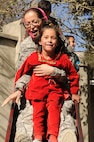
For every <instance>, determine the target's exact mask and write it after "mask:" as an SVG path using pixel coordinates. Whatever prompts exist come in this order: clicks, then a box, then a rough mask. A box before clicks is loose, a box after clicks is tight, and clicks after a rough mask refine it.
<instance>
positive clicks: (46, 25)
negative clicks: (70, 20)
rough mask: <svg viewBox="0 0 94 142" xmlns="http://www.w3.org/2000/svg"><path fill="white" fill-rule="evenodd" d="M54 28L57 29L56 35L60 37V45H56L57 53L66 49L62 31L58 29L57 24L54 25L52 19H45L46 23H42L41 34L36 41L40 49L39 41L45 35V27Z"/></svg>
mask: <svg viewBox="0 0 94 142" xmlns="http://www.w3.org/2000/svg"><path fill="white" fill-rule="evenodd" d="M50 28H51V29H54V30H55V31H56V35H57V38H58V46H57V47H56V50H55V53H56V54H58V53H60V52H63V51H64V48H65V46H64V42H63V41H62V39H61V37H60V33H59V29H58V26H56V25H53V24H52V22H51V21H50V20H48V21H45V22H44V24H43V25H42V27H41V30H40V34H39V36H38V37H37V38H36V39H35V43H36V44H38V46H39V49H41V48H40V45H39V41H40V40H41V37H42V35H43V32H44V30H45V29H50Z"/></svg>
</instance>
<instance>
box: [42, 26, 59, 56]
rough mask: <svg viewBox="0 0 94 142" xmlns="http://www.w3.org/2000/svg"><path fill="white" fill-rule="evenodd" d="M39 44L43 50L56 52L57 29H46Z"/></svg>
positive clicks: (47, 52)
mask: <svg viewBox="0 0 94 142" xmlns="http://www.w3.org/2000/svg"><path fill="white" fill-rule="evenodd" d="M39 44H40V45H41V46H42V52H45V53H46V54H49V53H54V51H55V48H56V47H57V45H58V40H57V35H56V31H55V30H54V29H52V28H48V29H44V31H43V34H42V36H41V39H40V42H39Z"/></svg>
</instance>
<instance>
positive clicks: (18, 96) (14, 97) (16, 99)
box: [1, 90, 21, 107]
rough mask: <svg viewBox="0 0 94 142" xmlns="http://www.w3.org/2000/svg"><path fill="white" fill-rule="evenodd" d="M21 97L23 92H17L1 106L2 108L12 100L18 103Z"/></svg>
mask: <svg viewBox="0 0 94 142" xmlns="http://www.w3.org/2000/svg"><path fill="white" fill-rule="evenodd" d="M20 97H21V91H20V90H17V91H16V92H14V93H12V94H11V95H10V96H9V97H7V98H6V99H5V101H4V102H3V104H2V105H1V106H2V107H3V106H5V105H6V104H7V103H8V102H10V101H11V100H15V102H16V103H18V102H19V99H20Z"/></svg>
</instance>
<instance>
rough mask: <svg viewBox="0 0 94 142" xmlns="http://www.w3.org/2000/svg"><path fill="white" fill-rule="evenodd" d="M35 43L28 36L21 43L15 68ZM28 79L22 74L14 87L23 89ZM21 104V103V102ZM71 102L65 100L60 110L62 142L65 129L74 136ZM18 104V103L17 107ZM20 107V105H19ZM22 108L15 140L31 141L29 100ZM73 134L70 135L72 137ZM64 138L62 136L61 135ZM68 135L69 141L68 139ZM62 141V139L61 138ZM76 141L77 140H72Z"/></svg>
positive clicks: (63, 73) (31, 124) (63, 72)
mask: <svg viewBox="0 0 94 142" xmlns="http://www.w3.org/2000/svg"><path fill="white" fill-rule="evenodd" d="M35 49H36V45H35V43H34V42H33V40H32V38H31V37H30V36H29V37H27V38H26V39H25V40H23V41H22V43H21V48H20V52H19V56H18V64H17V69H18V68H20V66H21V65H22V63H23V62H24V60H25V59H26V57H27V56H29V55H30V54H31V53H32V52H33V51H35ZM57 73H58V74H60V75H61V76H65V71H63V70H59V69H57V68H55V73H54V75H55V74H57ZM29 80H30V76H28V75H24V76H22V77H21V78H20V80H18V81H17V82H16V89H17V88H21V90H24V88H26V85H27V84H28V82H29ZM21 105H22V104H21ZM72 105H73V102H72V101H71V100H70V101H65V102H64V104H63V106H62V110H61V124H60V131H59V137H58V140H59V142H62V136H63V133H64V131H65V130H68V131H67V132H69V130H70V132H72V134H73V135H74V136H75V137H76V134H75V133H76V128H75V125H74V119H73V117H72V116H71V114H70V110H71V108H72ZM19 106H20V104H19V105H18V107H19ZM19 108H20V107H19ZM23 108H24V109H19V116H18V119H17V123H16V136H15V142H27V141H28V142H32V135H33V121H32V113H33V108H32V105H30V103H29V101H28V100H26V104H25V105H24V107H23ZM73 135H72V136H71V137H73ZM63 138H64V136H63ZM70 139H71V138H70V137H69V141H70ZM63 142H64V140H63ZM67 142H68V141H67ZM72 142H77V140H75V141H72Z"/></svg>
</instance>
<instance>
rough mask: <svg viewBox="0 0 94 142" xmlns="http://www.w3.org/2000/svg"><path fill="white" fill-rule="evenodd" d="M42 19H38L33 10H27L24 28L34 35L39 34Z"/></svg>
mask: <svg viewBox="0 0 94 142" xmlns="http://www.w3.org/2000/svg"><path fill="white" fill-rule="evenodd" d="M41 24H42V19H40V18H39V17H38V15H37V13H36V12H35V11H33V10H32V11H29V12H28V13H26V14H25V16H24V25H25V28H26V29H27V30H28V31H29V32H31V33H32V34H33V36H34V37H36V36H38V35H39V31H40V27H41Z"/></svg>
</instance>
